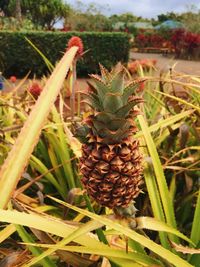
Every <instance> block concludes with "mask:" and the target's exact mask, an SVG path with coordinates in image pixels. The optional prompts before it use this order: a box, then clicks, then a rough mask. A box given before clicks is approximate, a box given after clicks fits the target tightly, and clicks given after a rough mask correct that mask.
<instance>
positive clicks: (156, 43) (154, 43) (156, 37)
mask: <svg viewBox="0 0 200 267" xmlns="http://www.w3.org/2000/svg"><path fill="white" fill-rule="evenodd" d="M164 42H166V39H165V38H164V37H162V36H161V35H160V34H158V33H156V32H141V33H139V34H138V35H137V36H136V38H135V44H136V46H137V47H139V48H143V47H155V48H156V47H162V46H163V43H164Z"/></svg>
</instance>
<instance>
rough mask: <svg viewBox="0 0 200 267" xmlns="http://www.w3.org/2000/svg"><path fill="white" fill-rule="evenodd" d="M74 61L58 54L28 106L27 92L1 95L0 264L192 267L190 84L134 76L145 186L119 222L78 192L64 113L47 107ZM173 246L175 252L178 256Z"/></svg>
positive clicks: (194, 149)
mask: <svg viewBox="0 0 200 267" xmlns="http://www.w3.org/2000/svg"><path fill="white" fill-rule="evenodd" d="M72 50H73V48H72ZM76 51H77V50H76ZM74 56H75V50H73V51H71V52H70V51H69V53H68V55H66V54H65V56H64V58H62V60H61V61H60V63H59V64H58V66H57V67H56V69H55V70H54V71H53V74H52V75H51V77H50V78H49V79H48V80H47V82H46V86H45V88H44V91H43V93H41V95H40V96H39V98H38V100H37V101H36V103H35V104H34V101H35V100H34V99H33V98H32V97H31V96H30V95H29V94H26V92H25V93H24V94H20V93H18V90H19V89H20V86H21V85H20V86H19V87H17V88H15V89H14V90H13V92H11V93H10V94H3V95H1V97H0V101H1V105H0V114H1V120H0V123H1V129H2V130H1V136H0V137H1V152H2V151H3V153H1V162H2V163H3V161H4V164H3V166H2V169H1V179H0V183H1V186H0V195H1V196H2V197H1V200H0V206H1V207H2V208H4V209H5V207H6V206H7V202H9V200H10V199H11V197H12V201H11V202H9V205H8V206H7V210H3V209H0V221H1V223H2V225H1V226H2V230H1V232H0V244H1V251H3V255H5V256H4V258H3V257H2V258H3V259H2V261H1V262H0V263H1V264H2V265H3V264H4V263H5V262H6V261H9V262H11V261H12V264H13V265H14V266H17V265H18V264H20V266H27V267H28V266H37V264H38V263H39V264H42V266H62V265H64V264H70V265H72V266H91V265H92V264H93V265H98V264H106V262H107V264H109V263H108V261H110V262H111V264H112V265H116V264H117V265H118V266H128V267H129V266H131V267H132V266H177V267H180V266H183V267H190V266H198V263H199V254H197V253H198V250H197V248H199V241H200V232H199V219H200V209H199V205H200V195H199V181H198V177H199V171H200V170H199V150H200V147H199V140H200V136H199V131H198V129H199V121H200V116H199V112H200V108H199V87H200V80H199V78H197V77H193V76H187V77H186V76H185V75H183V76H181V75H180V74H179V75H178V76H176V75H175V73H173V72H167V73H162V75H160V76H157V75H156V74H154V75H153V72H151V70H150V72H149V75H148V76H146V77H145V76H144V70H143V68H142V66H140V67H139V68H138V70H137V71H138V72H137V78H138V79H140V80H142V81H145V84H144V86H143V87H142V88H141V89H142V90H141V91H140V92H139V93H140V94H143V97H144V99H145V102H144V103H142V104H141V106H140V110H141V111H142V113H141V114H139V115H138V126H140V131H139V132H138V133H137V134H136V135H135V138H136V139H139V140H140V144H141V152H142V153H143V155H144V178H145V185H144V187H143V191H144V194H141V195H140V196H139V197H138V198H137V200H136V206H137V208H138V213H137V215H138V216H143V217H137V218H136V220H135V221H126V220H122V219H119V218H116V217H115V216H114V215H113V214H110V211H109V210H105V209H104V208H102V207H99V206H97V204H96V203H94V202H93V201H92V203H90V201H89V199H88V198H87V196H86V195H85V193H84V191H82V186H81V183H80V181H79V178H80V177H79V175H78V169H77V162H78V160H79V159H78V158H79V156H80V150H79V148H80V146H79V143H78V141H77V140H76V138H74V137H73V136H72V134H71V131H70V126H71V123H70V118H69V117H68V113H67V111H65V114H64V115H65V117H66V118H64V116H63V104H64V103H63V98H62V94H61V95H60V97H59V101H58V103H59V105H57V109H55V107H54V106H53V105H52V103H53V102H54V101H55V99H56V96H57V95H58V94H59V90H60V88H61V86H62V82H63V80H64V78H65V76H66V72H67V69H68V68H69V66H70V64H71V62H72V58H73V57H74ZM127 75H129V74H127ZM68 78H69V77H68ZM130 78H131V76H129V79H130ZM127 79H128V78H127ZM64 90H65V89H64ZM62 93H63V92H62ZM56 103H57V101H56ZM138 108H139V107H138ZM31 110H32V111H31ZM30 111H31V113H30ZM49 112H50V113H49ZM23 125H24V127H23V130H22V131H21V133H19V134H18V131H19V129H20V128H21V127H22V126H23ZM40 131H41V135H40V138H39V134H40ZM27 137H28V138H27ZM38 138H39V139H38ZM15 140H16V142H15ZM38 140H39V142H38ZM34 146H35V149H34V152H33V154H31V151H32V150H33V148H34ZM11 149H12V151H11V153H10V154H9V157H8V158H7V153H8V151H10V150H11ZM6 158H7V159H6ZM17 181H19V182H18V184H17ZM52 196H53V197H52ZM61 199H63V200H64V201H61ZM69 203H73V204H74V205H71V204H69ZM91 204H92V205H91ZM88 210H90V212H89V211H88ZM91 211H94V212H95V213H96V214H94V213H93V212H91ZM174 215H175V216H174ZM149 216H150V217H149ZM175 218H176V219H175ZM166 222H167V224H166ZM130 226H131V228H132V229H130ZM98 230H101V231H102V232H101V234H102V235H99V234H98V237H99V239H98V237H97V235H96V233H99V232H98ZM181 232H183V233H184V235H183V234H182V233H181ZM100 236H101V237H102V236H103V237H104V243H103V242H100V241H99V240H101V238H100ZM126 237H128V241H127V238H126ZM179 238H180V239H179ZM189 238H190V239H191V240H190V239H189ZM169 240H171V241H170V242H169ZM20 241H22V242H23V243H20ZM16 242H18V246H17V251H16V245H15V244H16ZM172 242H173V243H172ZM179 244H181V246H179ZM188 245H189V246H190V247H188ZM180 247H181V248H182V251H183V253H179V254H177V253H176V250H178V249H179V250H180ZM8 248H9V249H8ZM127 251H128V252H127ZM191 251H192V253H194V254H193V255H192V257H191V256H190V255H189V253H190V252H191ZM185 253H187V254H188V255H189V256H187V254H185ZM94 255H97V256H94Z"/></svg>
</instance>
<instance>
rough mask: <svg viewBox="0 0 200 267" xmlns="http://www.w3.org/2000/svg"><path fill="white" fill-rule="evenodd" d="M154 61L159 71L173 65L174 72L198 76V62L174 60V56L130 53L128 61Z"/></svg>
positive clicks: (199, 71)
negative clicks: (147, 59)
mask: <svg viewBox="0 0 200 267" xmlns="http://www.w3.org/2000/svg"><path fill="white" fill-rule="evenodd" d="M144 58H145V59H146V58H149V59H156V60H157V64H156V66H157V67H158V68H159V69H165V68H168V67H172V66H173V65H174V64H175V67H174V70H176V71H177V72H183V73H185V74H191V75H197V76H200V61H192V60H191V61H190V60H181V59H174V56H171V55H166V56H163V55H161V54H152V53H135V52H131V53H130V59H144Z"/></svg>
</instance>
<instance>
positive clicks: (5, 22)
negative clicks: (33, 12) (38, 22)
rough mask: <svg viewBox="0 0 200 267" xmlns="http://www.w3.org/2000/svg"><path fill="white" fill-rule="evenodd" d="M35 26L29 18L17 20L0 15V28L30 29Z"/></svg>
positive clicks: (13, 29)
mask: <svg viewBox="0 0 200 267" xmlns="http://www.w3.org/2000/svg"><path fill="white" fill-rule="evenodd" d="M35 29H36V27H35V25H34V24H33V22H32V21H31V20H29V19H22V20H21V21H18V20H17V19H16V18H14V17H0V30H12V31H31V30H35Z"/></svg>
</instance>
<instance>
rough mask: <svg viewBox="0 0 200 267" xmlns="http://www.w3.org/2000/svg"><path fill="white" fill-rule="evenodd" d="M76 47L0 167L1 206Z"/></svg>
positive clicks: (34, 141) (36, 138)
mask: <svg viewBox="0 0 200 267" xmlns="http://www.w3.org/2000/svg"><path fill="white" fill-rule="evenodd" d="M77 49H78V47H72V48H71V49H70V50H69V51H68V52H67V53H65V55H64V56H63V58H62V59H61V61H60V62H59V64H58V65H57V66H56V68H55V69H54V71H53V73H52V75H51V76H50V78H49V79H48V81H47V83H46V85H45V87H44V89H43V91H42V93H41V95H40V97H39V98H38V100H37V102H36V104H35V106H34V107H33V109H32V111H31V113H30V115H29V117H28V119H27V121H26V122H25V124H24V127H23V128H22V130H21V132H20V134H19V136H18V138H17V140H16V143H15V144H14V146H13V148H12V150H11V151H10V153H9V155H8V157H7V159H6V161H5V162H4V164H3V166H2V168H1V171H0V177H1V178H0V196H1V199H0V208H6V206H7V204H8V201H9V200H10V198H11V196H12V194H13V191H14V189H15V187H16V185H17V183H18V181H19V179H20V177H21V174H22V172H23V171H24V168H25V166H26V164H27V162H28V159H29V157H30V155H31V153H32V151H33V149H34V146H35V145H36V143H37V141H38V138H39V135H40V132H41V129H42V126H43V125H44V123H45V120H46V118H47V115H48V114H49V112H50V110H51V107H52V104H53V103H54V101H55V100H56V97H57V95H58V94H59V91H60V89H61V87H62V84H63V81H64V79H65V77H66V73H67V72H68V70H69V67H70V65H71V64H72V61H73V59H74V57H75V55H76V52H77Z"/></svg>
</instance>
